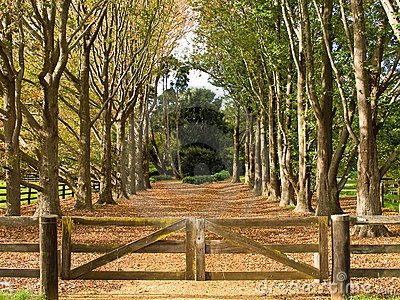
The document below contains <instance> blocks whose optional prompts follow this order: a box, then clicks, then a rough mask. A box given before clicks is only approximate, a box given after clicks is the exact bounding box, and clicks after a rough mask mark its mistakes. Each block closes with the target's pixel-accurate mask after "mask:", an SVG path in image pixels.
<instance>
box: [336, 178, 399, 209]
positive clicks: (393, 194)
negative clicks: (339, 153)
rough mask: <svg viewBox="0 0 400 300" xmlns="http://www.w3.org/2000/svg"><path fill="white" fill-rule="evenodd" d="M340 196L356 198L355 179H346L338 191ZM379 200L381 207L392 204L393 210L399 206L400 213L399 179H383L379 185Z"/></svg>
mask: <svg viewBox="0 0 400 300" xmlns="http://www.w3.org/2000/svg"><path fill="white" fill-rule="evenodd" d="M340 195H341V196H354V197H355V196H357V179H356V178H355V179H348V180H347V182H346V185H345V186H344V187H343V189H342V190H341V191H340ZM380 199H381V205H382V207H384V206H385V203H386V204H388V203H391V204H393V205H394V206H393V209H396V207H397V206H399V208H398V209H399V211H400V178H397V179H393V178H383V179H382V180H381V185H380Z"/></svg>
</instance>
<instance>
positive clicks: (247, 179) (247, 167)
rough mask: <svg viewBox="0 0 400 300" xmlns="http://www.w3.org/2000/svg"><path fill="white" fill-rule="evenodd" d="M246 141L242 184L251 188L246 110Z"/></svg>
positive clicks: (248, 124)
mask: <svg viewBox="0 0 400 300" xmlns="http://www.w3.org/2000/svg"><path fill="white" fill-rule="evenodd" d="M245 134H246V140H245V166H244V167H245V174H244V183H245V184H247V185H248V186H250V187H251V186H252V183H251V175H250V164H251V161H250V140H251V139H250V136H251V133H250V112H249V109H248V108H246V130H245Z"/></svg>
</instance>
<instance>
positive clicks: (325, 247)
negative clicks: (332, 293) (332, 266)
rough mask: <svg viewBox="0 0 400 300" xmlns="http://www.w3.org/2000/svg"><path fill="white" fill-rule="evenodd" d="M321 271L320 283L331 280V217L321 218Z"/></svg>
mask: <svg viewBox="0 0 400 300" xmlns="http://www.w3.org/2000/svg"><path fill="white" fill-rule="evenodd" d="M318 223H319V241H318V242H319V271H320V275H319V276H320V277H319V279H320V281H322V280H324V279H328V278H329V239H328V234H329V217H319V221H318Z"/></svg>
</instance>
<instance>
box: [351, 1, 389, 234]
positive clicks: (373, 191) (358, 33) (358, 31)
mask: <svg viewBox="0 0 400 300" xmlns="http://www.w3.org/2000/svg"><path fill="white" fill-rule="evenodd" d="M351 10H352V14H353V28H354V70H355V80H356V81H355V82H356V90H357V104H358V116H359V129H360V138H359V141H360V143H359V146H358V165H357V168H358V185H357V215H359V216H362V215H380V214H382V209H381V205H380V198H379V196H380V193H379V186H380V173H379V166H378V155H377V145H376V136H375V131H374V125H375V124H373V123H374V122H373V116H372V109H371V102H370V100H369V96H370V92H371V90H370V81H369V74H368V70H367V67H368V66H367V59H366V54H367V50H366V39H365V21H364V9H363V1H362V0H351ZM355 233H357V234H359V235H360V236H377V235H382V234H384V235H386V234H387V229H386V228H385V227H383V226H358V228H357V229H356V231H355Z"/></svg>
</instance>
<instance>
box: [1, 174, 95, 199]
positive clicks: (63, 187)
mask: <svg viewBox="0 0 400 300" xmlns="http://www.w3.org/2000/svg"><path fill="white" fill-rule="evenodd" d="M29 181H37V178H36V179H30V180H29ZM92 189H93V191H95V192H98V191H99V190H100V182H98V181H93V182H92ZM58 194H59V196H60V199H66V198H68V197H74V192H73V191H72V190H71V189H70V187H69V186H68V185H67V184H65V183H60V184H59V185H58ZM6 196H7V192H6V187H5V186H0V203H6V201H7V200H6ZM37 198H38V192H37V190H36V189H34V188H31V187H26V186H24V185H21V202H26V203H27V204H31V203H32V202H33V201H35V200H37Z"/></svg>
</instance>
